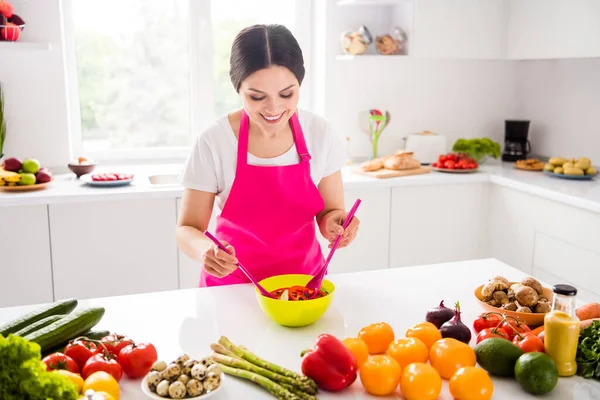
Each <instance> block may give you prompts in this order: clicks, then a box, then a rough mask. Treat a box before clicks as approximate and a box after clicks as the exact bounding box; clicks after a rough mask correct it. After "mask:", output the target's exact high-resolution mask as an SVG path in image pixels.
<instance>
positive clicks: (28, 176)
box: [19, 172, 35, 186]
mask: <svg viewBox="0 0 600 400" xmlns="http://www.w3.org/2000/svg"><path fill="white" fill-rule="evenodd" d="M20 175H21V180H20V181H19V185H21V186H25V185H35V175H34V174H32V173H30V172H23V173H22V174H20Z"/></svg>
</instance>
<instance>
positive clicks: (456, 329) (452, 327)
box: [440, 302, 471, 344]
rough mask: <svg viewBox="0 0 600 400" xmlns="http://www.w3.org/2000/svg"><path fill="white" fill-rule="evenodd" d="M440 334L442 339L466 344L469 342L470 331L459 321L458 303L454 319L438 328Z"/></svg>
mask: <svg viewBox="0 0 600 400" xmlns="http://www.w3.org/2000/svg"><path fill="white" fill-rule="evenodd" d="M440 332H441V333H442V337H443V338H454V339H456V340H460V341H461V342H463V343H466V344H469V342H470V341H471V330H470V329H469V327H468V326H466V325H465V324H463V323H462V321H461V320H460V303H459V302H456V306H455V308H454V317H453V318H452V319H451V320H449V321H447V322H445V323H444V324H443V325H442V326H441V327H440Z"/></svg>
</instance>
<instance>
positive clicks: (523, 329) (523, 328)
mask: <svg viewBox="0 0 600 400" xmlns="http://www.w3.org/2000/svg"><path fill="white" fill-rule="evenodd" d="M502 329H504V331H505V332H506V333H507V334H508V339H509V340H513V338H514V337H515V335H516V333H515V331H516V332H518V333H520V334H523V333H528V332H531V329H529V327H528V326H527V325H526V324H524V323H522V322H517V321H515V320H514V319H511V318H508V319H506V320H505V321H504V322H503V323H502Z"/></svg>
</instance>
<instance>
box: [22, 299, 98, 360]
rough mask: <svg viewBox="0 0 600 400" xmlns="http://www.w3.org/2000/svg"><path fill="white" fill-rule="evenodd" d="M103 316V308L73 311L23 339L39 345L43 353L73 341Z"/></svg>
mask: <svg viewBox="0 0 600 400" xmlns="http://www.w3.org/2000/svg"><path fill="white" fill-rule="evenodd" d="M103 316H104V307H89V308H80V309H79V310H75V312H73V313H72V314H69V315H67V316H65V317H64V318H61V319H60V320H58V321H56V322H54V323H52V324H50V325H47V326H45V327H43V328H42V329H39V330H37V331H35V332H32V333H30V334H29V335H27V336H25V339H27V340H29V341H30V342H34V343H37V344H39V345H40V348H41V351H42V352H45V351H46V350H48V349H51V348H53V347H55V346H58V345H59V344H61V343H63V342H65V341H68V340H71V339H74V338H76V337H77V336H80V335H81V334H82V333H84V332H87V331H89V330H90V329H92V328H93V327H94V326H95V325H96V324H97V323H98V322H100V320H101V319H102V317H103Z"/></svg>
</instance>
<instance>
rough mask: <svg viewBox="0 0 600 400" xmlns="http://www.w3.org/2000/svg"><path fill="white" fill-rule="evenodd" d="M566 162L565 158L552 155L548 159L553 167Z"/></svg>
mask: <svg viewBox="0 0 600 400" xmlns="http://www.w3.org/2000/svg"><path fill="white" fill-rule="evenodd" d="M566 162H567V160H566V159H564V158H563V157H552V158H551V159H549V160H548V163H550V164H552V165H554V166H555V167H560V166H561V165H563V164H564V163H566Z"/></svg>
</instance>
